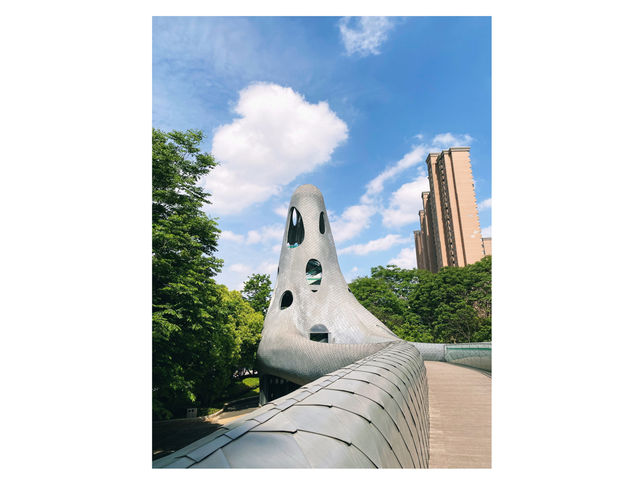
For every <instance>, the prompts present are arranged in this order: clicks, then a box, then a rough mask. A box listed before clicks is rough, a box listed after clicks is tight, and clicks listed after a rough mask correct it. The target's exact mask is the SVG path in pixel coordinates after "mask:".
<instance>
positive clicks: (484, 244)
mask: <svg viewBox="0 0 640 480" xmlns="http://www.w3.org/2000/svg"><path fill="white" fill-rule="evenodd" d="M469 150H470V149H469V147H451V148H449V149H448V150H443V151H442V152H440V153H430V154H429V155H428V156H427V159H426V163H427V170H428V175H429V191H428V192H422V210H420V212H419V216H420V230H419V231H418V230H416V231H414V240H415V245H416V262H417V266H418V268H419V269H423V270H429V271H432V272H437V271H438V270H440V269H441V268H442V267H448V266H456V267H464V266H465V265H469V264H471V263H475V262H477V261H478V260H480V259H482V258H483V257H484V256H486V255H491V239H490V238H486V239H483V238H482V233H481V231H480V219H479V217H478V205H477V203H476V193H475V188H474V183H473V175H472V173H471V160H470V158H469Z"/></svg>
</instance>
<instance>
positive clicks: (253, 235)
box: [247, 225, 283, 245]
mask: <svg viewBox="0 0 640 480" xmlns="http://www.w3.org/2000/svg"><path fill="white" fill-rule="evenodd" d="M282 232H283V229H282V225H269V226H265V227H261V228H260V229H259V230H249V232H247V245H252V244H254V243H264V242H267V241H269V240H282V235H283V233H282Z"/></svg>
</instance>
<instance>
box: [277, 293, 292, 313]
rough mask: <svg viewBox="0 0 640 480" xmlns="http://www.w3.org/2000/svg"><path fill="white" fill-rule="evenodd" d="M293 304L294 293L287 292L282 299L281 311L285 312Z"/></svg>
mask: <svg viewBox="0 0 640 480" xmlns="http://www.w3.org/2000/svg"><path fill="white" fill-rule="evenodd" d="M292 303H293V293H291V290H287V291H286V292H284V293H283V294H282V298H280V310H284V309H285V308H287V307H290V306H291V304H292Z"/></svg>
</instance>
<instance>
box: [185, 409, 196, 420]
mask: <svg viewBox="0 0 640 480" xmlns="http://www.w3.org/2000/svg"><path fill="white" fill-rule="evenodd" d="M197 416H198V409H197V408H187V418H196V417H197Z"/></svg>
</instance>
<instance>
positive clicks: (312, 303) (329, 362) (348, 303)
mask: <svg viewBox="0 0 640 480" xmlns="http://www.w3.org/2000/svg"><path fill="white" fill-rule="evenodd" d="M293 208H295V209H296V210H297V211H298V212H299V214H300V217H301V218H302V222H303V225H304V238H303V240H302V242H301V243H300V244H299V245H297V246H291V245H289V242H288V241H287V240H288V230H289V229H290V225H291V215H292V209H293ZM326 212H327V210H326V208H325V205H324V199H323V198H322V194H321V193H320V190H318V189H317V188H316V187H314V186H313V185H302V186H300V187H298V188H297V189H296V191H295V192H294V194H293V196H292V197H291V202H290V204H289V213H288V216H287V226H288V228H285V232H284V235H283V239H282V247H281V251H280V262H279V265H278V276H277V280H276V285H275V289H274V293H273V297H272V301H271V305H270V306H269V310H268V311H267V315H266V316H265V319H264V328H263V331H262V340H261V341H260V346H259V348H258V370H259V371H260V373H261V374H262V373H266V374H270V375H275V376H278V377H281V378H284V379H286V380H289V381H291V382H294V383H297V384H300V385H302V384H305V383H307V382H310V381H312V380H315V379H316V378H318V377H320V376H322V375H325V374H327V373H329V372H332V371H334V370H337V369H338V368H341V367H344V366H346V365H349V364H351V363H352V362H354V361H356V360H359V359H361V358H363V357H366V356H367V355H370V354H372V353H374V352H376V351H378V350H380V349H381V348H384V346H385V345H386V344H388V343H389V342H392V341H397V340H399V339H398V337H396V336H395V335H394V334H393V333H392V332H391V330H389V329H388V328H387V327H386V326H385V325H384V324H383V323H382V322H381V321H380V320H378V319H377V318H376V317H374V316H373V315H372V314H371V313H369V311H368V310H367V309H365V308H364V307H363V306H362V305H360V303H359V302H358V300H357V299H356V298H355V297H354V296H353V294H352V293H351V292H350V291H349V287H348V285H347V282H346V281H345V279H344V277H343V276H342V272H341V271H340V265H339V264H338V256H337V254H336V247H335V244H334V241H333V234H332V232H331V225H330V223H329V219H328V218H327V213H326ZM322 213H323V217H324V218H323V222H324V233H321V231H320V215H321V214H322ZM312 259H315V260H318V261H319V262H320V265H321V266H322V280H321V282H320V284H319V285H310V284H309V283H308V282H307V279H306V266H307V262H309V260H312ZM286 291H289V292H291V293H292V295H293V302H292V304H291V305H290V306H289V307H287V308H284V309H282V308H281V299H282V297H283V295H284V293H285V292H286ZM316 324H322V325H324V326H325V327H326V328H327V330H328V331H329V343H319V342H314V341H312V340H310V339H309V333H310V330H311V328H312V327H313V326H314V325H316Z"/></svg>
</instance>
